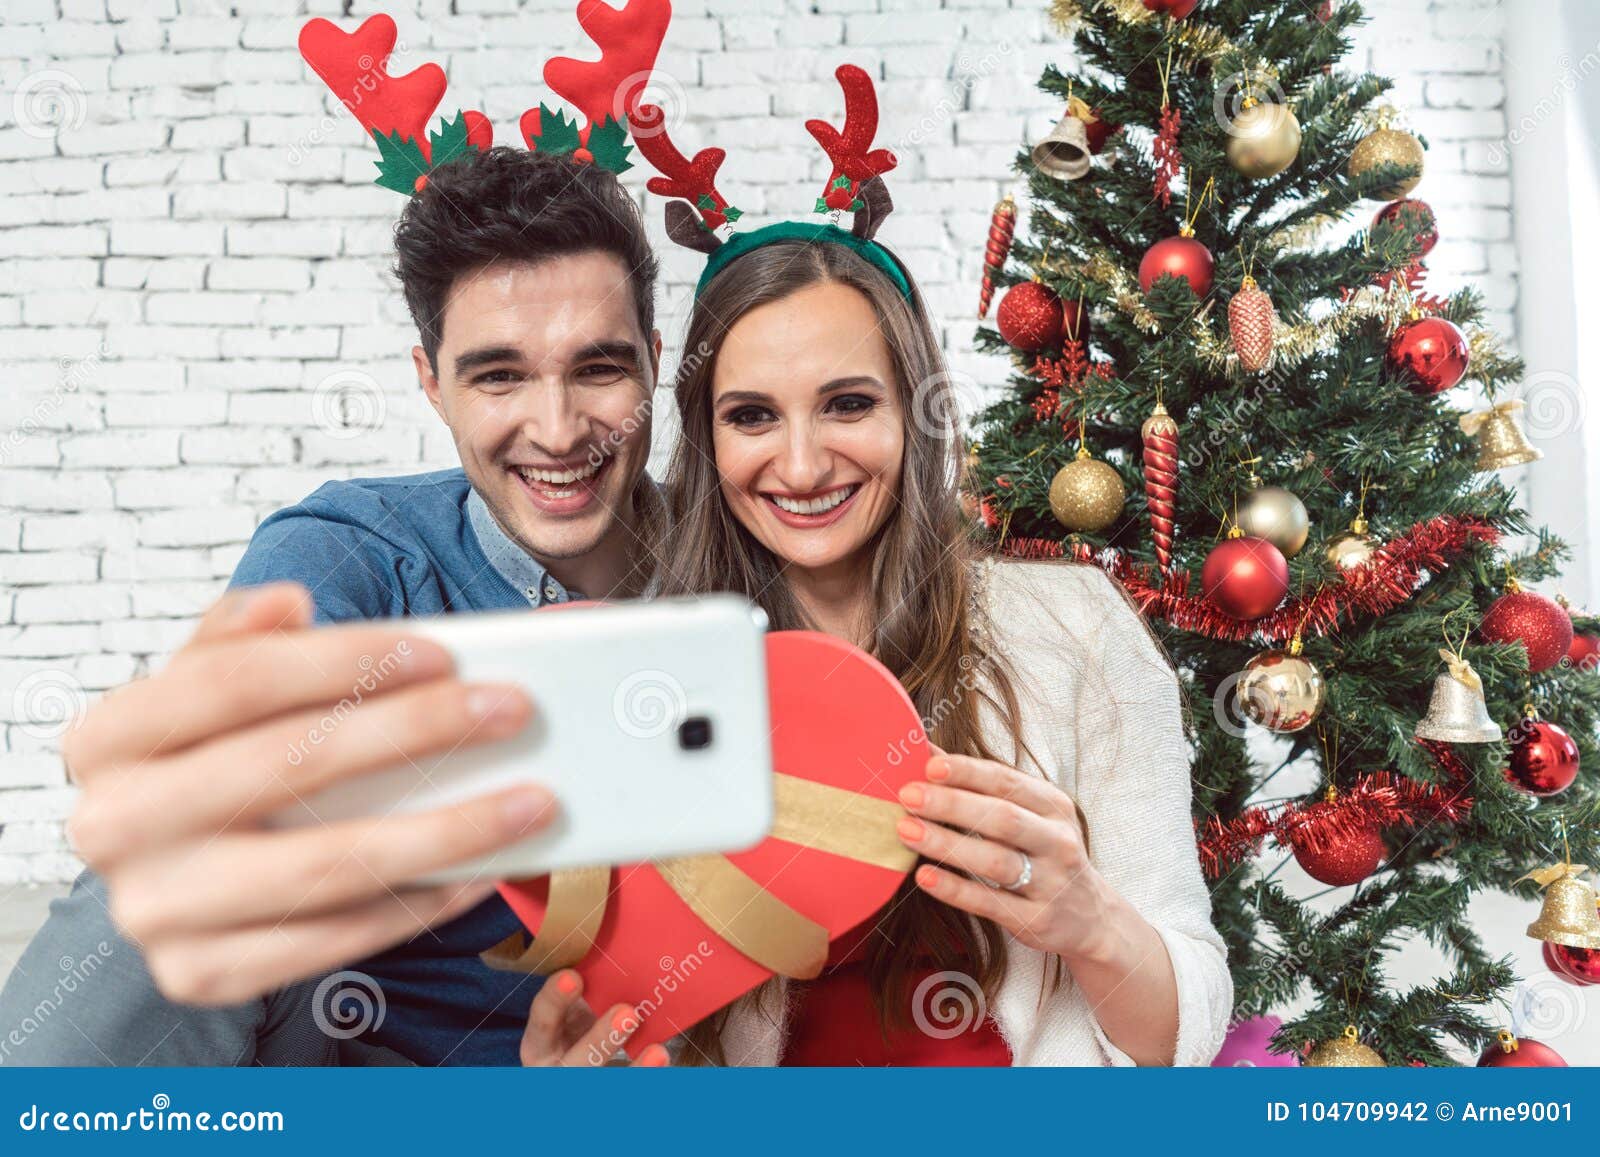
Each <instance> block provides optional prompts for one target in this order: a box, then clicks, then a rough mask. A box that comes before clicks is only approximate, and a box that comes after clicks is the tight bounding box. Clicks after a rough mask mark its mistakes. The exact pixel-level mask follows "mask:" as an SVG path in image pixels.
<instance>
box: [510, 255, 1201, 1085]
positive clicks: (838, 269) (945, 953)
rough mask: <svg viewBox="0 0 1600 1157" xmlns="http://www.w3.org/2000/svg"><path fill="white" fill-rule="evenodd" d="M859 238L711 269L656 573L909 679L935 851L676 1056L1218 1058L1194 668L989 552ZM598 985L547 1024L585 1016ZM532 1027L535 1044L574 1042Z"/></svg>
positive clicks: (694, 333)
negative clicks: (1194, 797) (1189, 686)
mask: <svg viewBox="0 0 1600 1157" xmlns="http://www.w3.org/2000/svg"><path fill="white" fill-rule="evenodd" d="M839 236H840V238H841V241H840V242H839V243H830V242H829V241H827V240H815V241H807V240H800V239H796V240H779V241H774V242H772V243H770V244H764V245H760V246H754V247H751V248H749V250H748V251H747V252H744V253H742V254H741V255H739V256H738V258H737V260H733V261H730V262H727V263H726V264H725V265H724V266H723V267H722V268H721V269H720V270H719V271H716V272H715V275H714V276H713V277H712V278H711V279H710V280H709V281H708V282H705V283H703V284H702V287H701V292H700V294H699V297H698V299H697V302H696V308H695V310H694V314H693V316H692V318H691V320H690V323H689V331H688V335H687V337H686V339H685V342H684V348H685V349H691V350H695V351H697V352H698V353H699V354H700V355H701V356H698V357H696V358H694V359H690V360H688V361H687V362H686V363H685V365H684V367H683V368H682V369H681V370H680V373H679V378H678V382H677V401H678V409H679V415H680V418H681V423H682V436H681V440H680V441H679V443H678V446H677V449H676V452H675V457H674V459H673V463H672V468H671V471H670V480H669V483H668V491H669V501H670V504H671V507H672V518H673V523H674V525H673V530H672V533H671V535H670V536H669V542H668V543H667V546H666V557H665V559H664V560H663V565H662V568H661V573H660V575H659V579H658V581H659V587H660V591H661V593H664V594H677V593H686V592H701V591H712V590H733V591H737V592H741V593H743V594H745V595H747V596H748V597H750V598H751V599H753V600H754V601H756V602H758V603H759V604H760V605H761V606H763V607H764V608H765V609H766V611H767V614H768V615H769V617H770V619H771V623H772V626H773V629H775V630H784V629H792V628H809V629H816V630H824V631H827V632H829V633H831V634H834V635H838V636H840V637H842V638H845V639H848V640H849V641H850V642H852V643H854V644H856V645H857V646H860V647H862V648H863V649H864V650H866V651H868V652H869V653H871V654H873V655H875V656H876V657H877V658H878V659H879V660H881V661H882V662H883V663H884V664H885V665H887V666H888V667H889V669H890V670H892V671H893V672H894V673H895V674H896V675H897V676H898V677H899V678H900V680H901V682H902V683H903V684H904V685H905V687H906V690H907V691H908V692H909V693H910V695H911V697H912V699H913V701H914V702H915V703H916V705H917V709H918V712H919V714H921V715H922V717H923V719H924V721H925V726H926V727H927V729H928V731H929V736H930V739H931V740H932V741H933V743H934V745H935V754H934V756H933V758H931V759H930V760H929V761H928V764H927V767H926V769H925V778H924V779H923V780H921V781H920V782H916V783H914V784H912V785H910V786H908V787H907V788H905V789H904V790H903V792H902V793H901V797H900V799H901V803H902V804H903V805H904V807H905V809H906V811H907V816H906V818H905V819H904V820H902V821H901V823H900V826H899V834H900V837H901V839H902V840H903V841H904V842H905V843H906V844H907V845H908V846H909V847H911V848H912V849H914V850H915V851H916V852H918V853H919V855H920V856H921V857H922V862H921V863H920V864H919V866H918V867H917V868H916V869H915V870H914V872H913V874H912V876H911V878H910V879H908V881H907V883H906V886H905V887H903V888H902V890H901V892H900V894H899V895H897V896H896V898H895V899H894V901H893V902H891V903H890V904H889V905H888V906H887V907H886V908H885V909H884V911H883V912H882V913H880V915H879V917H878V918H877V919H876V920H875V921H870V922H869V923H868V925H867V926H864V927H863V928H861V929H858V930H857V932H856V934H855V935H853V936H851V937H847V938H846V939H844V940H842V941H839V942H837V943H835V945H834V951H833V953H832V954H831V956H830V960H829V967H828V969H827V970H825V971H824V973H823V975H822V976H821V977H819V978H818V979H816V980H814V981H809V982H805V983H798V982H786V981H784V980H783V979H782V978H779V979H776V980H774V981H771V982H769V983H768V984H767V985H765V986H763V988H761V989H758V990H757V992H755V993H753V994H751V995H750V996H749V997H747V998H745V999H744V1000H741V1001H739V1002H736V1003H735V1004H734V1005H733V1006H731V1007H730V1008H728V1009H725V1010H723V1012H722V1013H720V1014H719V1015H717V1016H716V1017H713V1018H711V1019H710V1020H709V1021H707V1022H705V1023H703V1024H701V1025H699V1026H697V1027H696V1028H695V1029H694V1030H693V1031H691V1032H690V1033H688V1034H686V1036H685V1037H684V1038H682V1039H680V1041H678V1042H675V1043H676V1045H677V1046H678V1047H677V1048H676V1050H675V1052H676V1060H677V1061H678V1062H679V1063H708V1062H710V1063H729V1064H778V1063H788V1064H862V1063H865V1064H986V1065H1008V1064H1017V1065H1078V1064H1118V1065H1127V1064H1152V1065H1166V1064H1174V1063H1176V1064H1189V1065H1193V1064H1206V1063H1208V1062H1209V1061H1210V1060H1211V1058H1212V1056H1213V1055H1214V1054H1215V1053H1216V1051H1217V1049H1218V1048H1219V1047H1220V1044H1221V1041H1222V1036H1223V1033H1224V1031H1225V1027H1226V1022H1227V1019H1228V1016H1229V1012H1230V1006H1231V1002H1232V985H1231V982H1230V980H1229V976H1228V970H1227V966H1226V960H1225V952H1224V948H1223V944H1222V940H1221V937H1220V936H1219V935H1218V934H1217V932H1216V930H1215V929H1214V928H1213V927H1212V925H1211V922H1210V903H1209V896H1208V894H1207V891H1206V889H1205V886H1204V883H1203V881H1202V878H1201V874H1200V869H1199V864H1198V860H1197V857H1196V852H1195V842H1194V833H1193V828H1192V825H1191V822H1190V811H1189V803H1190V784H1189V776H1188V752H1187V748H1186V744H1185V740H1184V736H1183V731H1182V724H1181V718H1180V708H1179V696H1178V687H1177V681H1176V678H1175V676H1174V674H1173V672H1172V669H1171V667H1170V666H1169V665H1168V664H1167V663H1166V661H1165V660H1164V658H1163V656H1162V655H1161V653H1160V651H1159V649H1158V647H1157V645H1156V643H1155V641H1154V639H1153V638H1152V636H1151V635H1150V633H1149V631H1148V630H1147V629H1146V628H1145V626H1144V625H1143V623H1142V622H1141V621H1140V619H1139V618H1138V616H1137V613H1136V612H1135V610H1134V609H1133V607H1132V606H1131V604H1130V602H1129V601H1128V599H1127V598H1126V596H1125V595H1124V594H1123V593H1122V592H1121V590H1120V589H1119V588H1117V587H1116V586H1115V585H1114V584H1113V583H1112V582H1111V581H1110V580H1109V579H1108V578H1107V577H1106V576H1105V575H1104V574H1103V573H1102V572H1101V571H1099V570H1098V569H1096V568H1093V567H1084V566H1078V565H1073V564H1070V563H1023V562H1011V561H1003V562H1002V561H994V560H987V559H979V558H976V557H974V554H973V552H972V551H971V549H970V548H969V547H968V539H967V535H966V531H965V528H964V520H963V517H962V515H961V513H960V509H959V505H958V497H957V482H958V470H957V462H958V457H957V455H958V448H957V445H956V439H955V431H954V429H953V428H952V425H951V423H950V422H949V421H948V420H947V418H946V416H947V415H948V414H950V413H951V399H950V398H949V396H948V386H947V377H946V374H945V372H944V366H943V362H942V358H941V356H940V352H939V346H938V340H937V338H936V336H935V333H934V331H933V328H932V326H931V325H930V322H929V319H928V314H927V311H926V309H925V307H924V305H923V302H922V300H921V297H920V295H919V294H918V293H917V291H916V288H915V286H914V284H912V283H911V282H910V279H909V277H908V276H903V277H893V276H891V275H890V274H891V273H893V272H896V271H898V272H900V273H902V274H903V267H901V266H899V265H898V262H895V263H894V264H893V265H888V264H886V260H887V261H893V258H886V255H887V250H884V249H882V247H881V246H879V247H878V253H877V254H875V255H874V256H873V259H870V260H869V259H867V258H866V257H864V256H863V249H864V246H863V244H862V243H861V242H860V241H859V240H857V241H847V240H844V239H845V238H847V235H845V234H843V233H842V232H841V233H840V234H839ZM865 244H866V245H876V243H875V242H870V241H869V242H866V243H865ZM1085 821H1087V822H1085ZM1090 833H1092V837H1093V839H1092V846H1093V855H1092V857H1091V856H1090V854H1089V847H1090V841H1089V839H1088V836H1089V834H1090ZM574 977H575V974H572V973H562V974H558V975H557V976H556V977H555V978H553V979H554V981H555V983H553V984H551V985H547V986H546V994H548V995H545V994H542V995H541V997H540V999H539V1000H538V1001H536V1002H535V1009H534V1011H535V1016H534V1020H535V1021H538V1020H539V1019H540V1018H541V1016H542V1018H543V1020H544V1022H545V1023H546V1024H547V1025H552V1026H553V1025H557V1024H569V1025H570V1023H571V1018H570V1013H571V1007H572V1006H573V1005H574V1004H575V1003H577V1001H578V997H577V996H576V987H577V986H576V984H575V982H574ZM563 993H565V994H566V995H565V996H563ZM914 997H920V1001H919V1002H918V1006H917V1007H913V1004H914ZM930 997H931V999H932V1001H933V1002H934V1004H935V1005H937V1003H938V1002H939V1001H940V1000H941V999H943V1000H944V1001H945V1002H946V1003H945V1007H943V1008H940V1007H930V1006H929V1001H930ZM951 1000H954V1001H955V1002H956V1003H955V1004H951V1003H950V1001H951ZM963 1001H964V1002H965V1007H968V1008H974V1009H975V1011H976V1013H977V1015H974V1016H969V1017H964V1018H961V1017H958V1018H957V1024H956V1026H955V1027H956V1028H957V1029H958V1030H960V1031H954V1032H952V1028H951V1025H950V1024H949V1023H947V1022H948V1021H949V1019H950V1014H951V1012H952V1011H953V1010H955V1009H956V1008H957V1007H958V1006H959V1005H960V1004H961V1003H962V1002H963ZM541 1002H543V1008H542V1010H541ZM985 1009H986V1010H987V1015H984V1010H985ZM930 1017H931V1019H930ZM584 1021H585V1023H587V1021H588V1018H584ZM625 1022H626V1018H622V1019H620V1020H619V1021H618V1022H617V1023H618V1024H619V1025H621V1026H622V1027H623V1028H626V1027H627V1025H626V1023H625ZM603 1028H604V1026H602V1025H596V1026H595V1028H594V1029H593V1030H591V1031H600V1030H602V1029H603ZM529 1032H530V1041H531V1042H532V1045H531V1046H530V1048H529V1050H526V1051H528V1052H529V1053H530V1054H531V1055H541V1056H546V1057H550V1056H554V1055H557V1054H558V1053H559V1052H560V1051H561V1050H560V1048H559V1047H558V1046H559V1043H560V1042H559V1041H558V1039H557V1036H556V1035H555V1034H554V1030H553V1029H552V1030H549V1031H545V1032H544V1033H543V1034H542V1035H541V1033H540V1032H539V1031H536V1029H535V1028H534V1027H530V1030H529ZM617 1035H618V1034H617V1033H615V1032H613V1033H612V1034H611V1036H612V1039H613V1040H615V1039H617ZM590 1055H591V1056H592V1055H594V1054H593V1053H592V1050H591V1053H590ZM641 1059H643V1060H646V1061H647V1062H649V1063H663V1062H664V1060H665V1057H664V1056H662V1055H661V1054H660V1053H659V1051H656V1050H652V1051H651V1052H650V1053H649V1055H648V1056H646V1057H642V1058H641Z"/></svg>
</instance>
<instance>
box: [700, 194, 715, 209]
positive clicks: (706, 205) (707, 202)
mask: <svg viewBox="0 0 1600 1157" xmlns="http://www.w3.org/2000/svg"><path fill="white" fill-rule="evenodd" d="M694 203H695V206H696V207H697V208H700V209H710V210H712V211H713V212H715V210H716V208H717V199H716V198H715V197H713V196H712V195H711V194H710V193H701V194H700V195H699V196H698V197H696V198H695V200H694Z"/></svg>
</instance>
